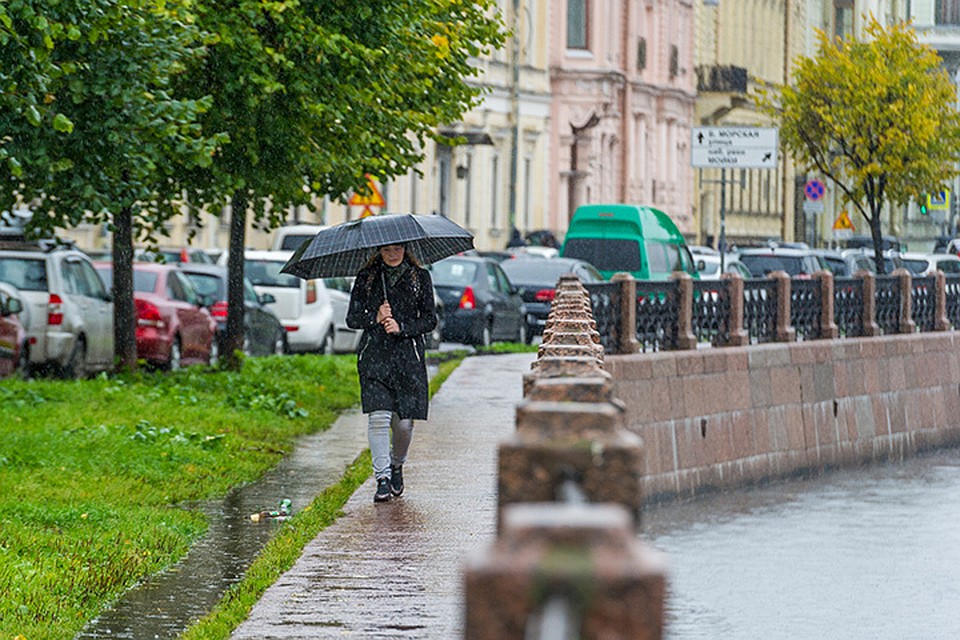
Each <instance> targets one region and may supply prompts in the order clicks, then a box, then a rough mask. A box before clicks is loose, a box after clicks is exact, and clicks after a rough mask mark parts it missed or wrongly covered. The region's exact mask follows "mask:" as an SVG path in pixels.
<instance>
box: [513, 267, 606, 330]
mask: <svg viewBox="0 0 960 640" xmlns="http://www.w3.org/2000/svg"><path fill="white" fill-rule="evenodd" d="M500 266H501V267H502V268H503V270H504V272H505V273H506V274H507V277H508V278H510V282H512V283H513V285H514V286H515V287H516V288H517V289H518V291H519V292H520V297H521V298H522V299H523V303H524V305H526V308H527V335H529V336H531V337H532V336H535V335H541V334H543V326H544V325H545V324H546V323H547V314H549V313H550V304H551V303H552V302H553V298H554V296H555V295H556V291H557V281H558V280H560V276H562V275H565V274H568V273H572V274H573V275H575V276H577V277H578V278H580V282H582V283H584V284H587V283H588V282H602V281H603V276H602V275H600V272H599V271H597V269H596V267H594V266H593V265H592V264H590V263H589V262H584V261H583V260H576V259H574V258H549V259H546V260H544V259H543V258H516V259H514V260H504V261H503V262H501V263H500Z"/></svg>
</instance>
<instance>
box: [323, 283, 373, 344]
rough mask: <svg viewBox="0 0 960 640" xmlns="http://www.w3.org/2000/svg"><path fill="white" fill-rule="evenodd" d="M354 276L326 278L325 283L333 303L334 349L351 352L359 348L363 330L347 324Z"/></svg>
mask: <svg viewBox="0 0 960 640" xmlns="http://www.w3.org/2000/svg"><path fill="white" fill-rule="evenodd" d="M353 280H354V279H353V278H324V279H323V285H324V286H325V287H326V288H327V292H328V293H329V294H330V302H331V304H333V350H334V351H335V352H336V353H350V352H353V351H356V350H357V345H358V344H359V343H360V335H361V334H362V333H363V332H362V331H358V330H357V329H352V328H350V327H348V326H347V311H348V310H349V308H350V291H351V290H352V289H353Z"/></svg>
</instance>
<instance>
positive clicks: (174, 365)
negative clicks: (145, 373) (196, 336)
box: [167, 336, 183, 371]
mask: <svg viewBox="0 0 960 640" xmlns="http://www.w3.org/2000/svg"><path fill="white" fill-rule="evenodd" d="M181 367H183V350H182V349H181V347H180V336H174V337H173V344H172V345H170V359H169V360H168V361H167V369H168V370H170V371H178V370H180V368H181Z"/></svg>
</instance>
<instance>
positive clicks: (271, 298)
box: [260, 293, 277, 305]
mask: <svg viewBox="0 0 960 640" xmlns="http://www.w3.org/2000/svg"><path fill="white" fill-rule="evenodd" d="M276 301H277V297H276V296H275V295H273V294H272V293H261V294H260V304H263V305H267V304H273V303H274V302H276Z"/></svg>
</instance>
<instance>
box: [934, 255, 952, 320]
mask: <svg viewBox="0 0 960 640" xmlns="http://www.w3.org/2000/svg"><path fill="white" fill-rule="evenodd" d="M936 278H937V300H936V308H935V309H934V317H933V330H934V331H950V329H951V327H950V320H949V319H947V276H946V275H945V274H944V273H943V271H939V270H938V271H937V273H936Z"/></svg>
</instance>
